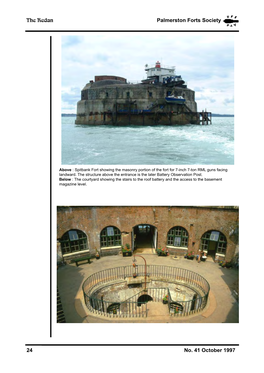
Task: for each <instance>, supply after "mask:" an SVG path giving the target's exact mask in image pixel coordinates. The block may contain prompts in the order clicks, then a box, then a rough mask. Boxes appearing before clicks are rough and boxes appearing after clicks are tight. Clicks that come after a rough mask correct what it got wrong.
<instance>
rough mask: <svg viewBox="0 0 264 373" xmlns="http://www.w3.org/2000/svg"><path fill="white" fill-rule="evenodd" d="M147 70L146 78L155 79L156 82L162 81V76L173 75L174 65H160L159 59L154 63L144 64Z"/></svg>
mask: <svg viewBox="0 0 264 373" xmlns="http://www.w3.org/2000/svg"><path fill="white" fill-rule="evenodd" d="M145 71H146V72H147V79H152V78H154V79H156V81H157V82H159V83H162V81H163V78H167V77H168V76H174V75H175V66H165V65H161V63H160V62H159V61H157V62H156V63H155V65H145Z"/></svg>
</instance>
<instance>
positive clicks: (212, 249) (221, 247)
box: [201, 231, 227, 258]
mask: <svg viewBox="0 0 264 373" xmlns="http://www.w3.org/2000/svg"><path fill="white" fill-rule="evenodd" d="M226 246H227V241H226V237H225V235H224V234H223V233H221V232H219V231H208V232H205V233H204V234H203V236H202V239H201V250H202V251H205V252H206V253H207V256H208V255H209V256H212V257H213V258H214V257H215V255H216V254H220V255H222V256H225V253H226Z"/></svg>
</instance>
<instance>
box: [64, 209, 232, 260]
mask: <svg viewBox="0 0 264 373" xmlns="http://www.w3.org/2000/svg"><path fill="white" fill-rule="evenodd" d="M140 224H149V225H152V226H154V227H156V228H157V232H158V242H157V247H165V246H166V243H167V234H168V231H169V230H170V229H171V228H172V227H174V226H181V227H183V228H185V229H186V230H187V231H188V234H189V241H188V251H194V252H195V253H198V251H199V248H200V242H201V237H202V235H203V234H204V233H205V232H207V231H208V230H216V231H220V232H221V233H223V234H224V235H225V237H226V239H227V250H226V258H225V259H226V260H228V261H229V260H231V259H232V258H233V256H234V254H235V250H236V247H237V237H234V236H230V232H231V230H232V229H235V228H236V227H238V209H236V208H231V207H230V208H227V207H223V208H212V207H176V206H172V207H168V206H153V207H152V206H140V207H138V206H130V207H129V206H127V207H125V206H122V207H112V206H111V207H86V206H83V207H81V206H80V207H58V211H57V238H58V240H59V239H60V238H61V237H62V235H63V234H64V233H65V232H67V231H68V230H70V229H79V230H81V231H83V232H84V233H86V235H87V240H88V247H89V248H90V250H91V252H92V253H93V252H95V249H100V232H101V230H102V229H103V228H105V227H107V226H115V227H117V228H118V229H119V230H120V231H121V233H122V245H125V244H126V243H129V244H130V245H131V237H132V235H131V233H132V228H133V227H135V226H136V225H140ZM117 253H118V250H117V249H114V250H112V251H111V250H110V251H108V252H105V253H104V255H108V254H117ZM171 253H179V252H178V251H177V250H172V251H171Z"/></svg>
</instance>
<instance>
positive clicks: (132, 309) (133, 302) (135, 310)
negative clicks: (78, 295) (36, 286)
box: [82, 265, 210, 317]
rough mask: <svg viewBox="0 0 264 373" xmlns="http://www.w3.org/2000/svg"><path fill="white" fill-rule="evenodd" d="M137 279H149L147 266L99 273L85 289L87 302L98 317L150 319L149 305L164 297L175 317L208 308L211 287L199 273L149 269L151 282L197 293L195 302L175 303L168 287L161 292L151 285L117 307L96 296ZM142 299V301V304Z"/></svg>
mask: <svg viewBox="0 0 264 373" xmlns="http://www.w3.org/2000/svg"><path fill="white" fill-rule="evenodd" d="M135 272H136V274H137V276H144V275H145V266H144V265H138V266H136V268H134V267H132V266H131V265H130V266H124V267H116V268H109V269H105V270H103V271H100V272H96V273H94V274H92V275H91V276H89V277H88V278H87V279H86V280H85V281H84V282H83V285H82V289H83V295H84V301H85V304H86V306H87V308H88V309H89V311H91V312H92V313H94V314H98V315H102V316H106V317H147V301H148V297H151V298H152V300H153V301H155V302H160V301H162V299H163V297H164V295H168V307H169V314H170V315H171V316H188V315H191V314H193V313H197V312H200V311H201V310H203V309H204V308H205V306H206V304H207V300H208V295H209V291H210V285H209V283H208V282H207V280H206V279H205V278H204V277H202V276H201V275H199V274H198V273H196V272H193V271H189V270H187V269H183V268H176V267H169V266H158V265H147V278H148V279H151V280H158V281H164V282H172V283H175V284H179V285H184V286H186V287H189V288H191V289H192V290H194V292H195V295H194V296H193V298H192V299H191V300H187V301H185V300H174V299H173V297H172V296H171V293H170V290H169V288H168V287H164V288H158V287H153V286H149V284H148V285H147V289H146V290H145V289H143V290H141V291H139V292H138V293H137V294H134V295H132V296H130V297H129V298H128V299H126V300H124V301H120V302H116V303H114V302H113V301H105V300H104V299H103V297H101V298H99V297H98V296H97V295H96V292H97V291H98V290H100V289H102V288H103V287H104V285H105V286H108V285H110V284H112V285H113V284H118V283H122V282H125V281H126V279H127V278H128V277H132V276H133V273H135ZM140 299H141V300H140Z"/></svg>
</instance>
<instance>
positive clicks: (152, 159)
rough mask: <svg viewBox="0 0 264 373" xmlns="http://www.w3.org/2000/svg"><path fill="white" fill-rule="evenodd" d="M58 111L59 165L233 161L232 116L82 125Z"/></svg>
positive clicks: (227, 163)
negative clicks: (208, 121) (178, 122)
mask: <svg viewBox="0 0 264 373" xmlns="http://www.w3.org/2000/svg"><path fill="white" fill-rule="evenodd" d="M74 122H75V117H62V159H61V163H62V164H63V165H66V164H67V165H72V164H74V165H232V164H234V118H233V117H213V118H212V125H208V126H206V125H205V126H199V125H185V126H144V127H143V126H122V127H115V126H108V125H107V126H84V125H75V124H74Z"/></svg>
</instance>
